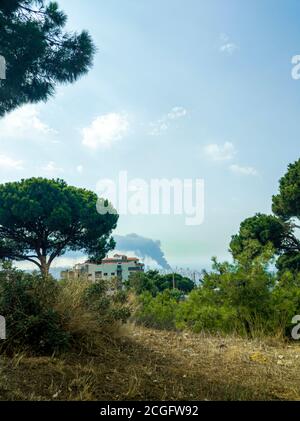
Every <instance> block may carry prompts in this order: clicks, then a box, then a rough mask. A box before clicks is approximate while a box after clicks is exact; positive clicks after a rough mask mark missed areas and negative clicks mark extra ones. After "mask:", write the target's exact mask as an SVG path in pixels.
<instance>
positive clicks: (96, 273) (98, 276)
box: [95, 270, 102, 279]
mask: <svg viewBox="0 0 300 421" xmlns="http://www.w3.org/2000/svg"><path fill="white" fill-rule="evenodd" d="M95 277H96V278H98V279H99V278H102V270H101V271H98V272H95Z"/></svg>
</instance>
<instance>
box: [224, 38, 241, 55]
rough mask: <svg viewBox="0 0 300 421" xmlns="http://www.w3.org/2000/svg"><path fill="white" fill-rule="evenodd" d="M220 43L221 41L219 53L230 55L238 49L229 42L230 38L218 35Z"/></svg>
mask: <svg viewBox="0 0 300 421" xmlns="http://www.w3.org/2000/svg"><path fill="white" fill-rule="evenodd" d="M220 41H221V46H220V52H221V53H225V54H228V55H232V54H234V53H235V52H236V51H237V50H238V49H239V47H238V46H237V44H235V43H234V42H232V41H230V38H229V37H228V35H226V34H221V35H220Z"/></svg>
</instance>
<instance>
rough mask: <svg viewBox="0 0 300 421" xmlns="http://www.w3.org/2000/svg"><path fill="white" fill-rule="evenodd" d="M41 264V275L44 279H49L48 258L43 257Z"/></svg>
mask: <svg viewBox="0 0 300 421" xmlns="http://www.w3.org/2000/svg"><path fill="white" fill-rule="evenodd" d="M40 262H41V274H42V277H43V278H45V279H46V278H48V276H49V265H48V263H47V256H42V257H41V258H40Z"/></svg>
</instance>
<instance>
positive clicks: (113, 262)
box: [61, 254, 144, 282]
mask: <svg viewBox="0 0 300 421" xmlns="http://www.w3.org/2000/svg"><path fill="white" fill-rule="evenodd" d="M143 271H144V264H143V263H140V261H139V259H138V258H137V257H127V256H124V255H119V254H115V255H114V256H113V257H106V258H105V259H103V260H102V262H101V264H95V263H91V262H85V263H79V264H77V265H75V266H74V268H73V269H71V270H67V271H64V272H61V277H62V278H65V279H71V278H81V277H83V278H84V277H86V278H87V279H90V280H92V281H93V282H95V281H99V280H101V279H103V280H110V279H114V278H117V279H118V280H120V281H122V282H124V281H127V280H128V278H129V275H130V274H131V273H135V272H143Z"/></svg>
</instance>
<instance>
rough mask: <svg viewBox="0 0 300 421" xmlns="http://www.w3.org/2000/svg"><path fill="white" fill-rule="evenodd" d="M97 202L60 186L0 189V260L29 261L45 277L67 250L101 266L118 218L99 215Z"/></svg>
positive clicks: (46, 183) (37, 181) (31, 183)
mask: <svg viewBox="0 0 300 421" xmlns="http://www.w3.org/2000/svg"><path fill="white" fill-rule="evenodd" d="M97 200H98V199H97V195H96V194H95V193H93V192H91V191H89V190H85V189H81V188H76V187H72V186H68V185H67V184H66V183H65V182H64V181H63V180H48V179H44V178H30V179H27V180H22V181H20V182H13V183H6V184H2V185H0V257H1V258H7V259H11V260H27V261H30V262H32V263H34V264H36V265H37V266H38V268H39V269H40V270H41V272H42V273H43V275H44V276H47V274H48V271H49V268H50V265H51V263H52V262H53V260H54V259H55V258H56V257H58V256H61V255H63V254H64V253H65V252H66V251H67V250H73V251H74V250H81V251H84V252H85V253H87V254H89V256H90V258H91V259H95V260H101V259H102V258H103V257H104V256H105V255H106V254H107V252H108V251H109V250H111V249H112V248H113V247H114V241H113V239H112V237H111V232H112V230H113V229H114V228H115V227H116V224H117V220H118V215H117V214H116V213H114V214H105V215H100V214H99V213H98V212H97V209H96V204H97Z"/></svg>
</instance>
